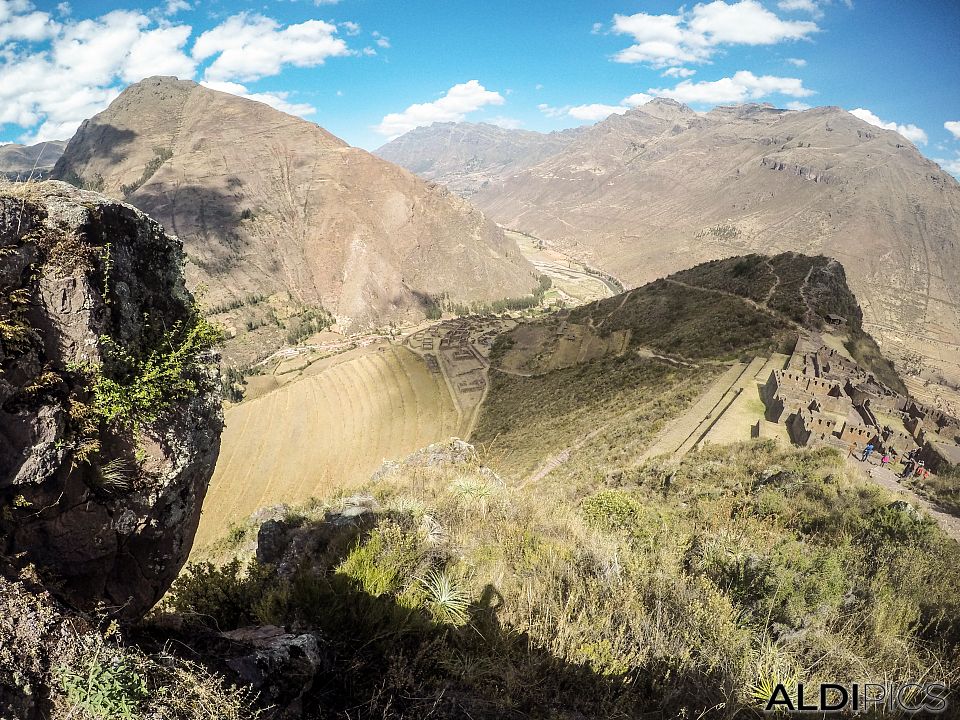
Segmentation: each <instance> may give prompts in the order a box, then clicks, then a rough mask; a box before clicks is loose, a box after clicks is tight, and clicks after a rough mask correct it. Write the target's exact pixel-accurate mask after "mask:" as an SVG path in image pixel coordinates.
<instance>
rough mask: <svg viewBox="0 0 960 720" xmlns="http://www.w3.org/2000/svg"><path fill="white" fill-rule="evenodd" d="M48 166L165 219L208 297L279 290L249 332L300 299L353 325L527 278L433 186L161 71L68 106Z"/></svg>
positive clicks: (229, 302) (496, 295)
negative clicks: (103, 104) (110, 98)
mask: <svg viewBox="0 0 960 720" xmlns="http://www.w3.org/2000/svg"><path fill="white" fill-rule="evenodd" d="M54 176H55V177H56V178H58V179H66V180H70V181H72V182H74V183H78V184H81V185H84V186H87V187H91V188H93V189H97V190H100V191H102V192H104V193H106V194H108V195H112V196H114V197H119V198H125V199H126V200H127V201H128V202H130V203H132V204H134V205H136V206H137V207H139V208H140V209H142V210H144V211H145V212H147V213H149V214H150V215H151V216H152V217H154V218H156V219H157V220H159V221H160V222H161V223H163V224H164V226H165V227H166V228H167V229H168V230H169V231H170V232H172V233H174V234H176V235H178V236H179V237H180V239H181V240H182V241H183V243H184V247H185V250H186V252H187V255H188V260H189V262H188V265H187V278H188V282H189V284H190V285H191V286H192V287H200V286H205V287H206V288H207V291H206V292H207V296H206V302H207V303H208V304H209V305H210V306H219V307H225V306H236V305H237V304H242V303H244V302H253V301H254V300H256V301H258V302H262V300H263V298H264V297H268V298H274V297H281V300H278V301H276V302H274V307H273V309H274V312H273V313H272V316H271V318H270V319H269V320H267V321H265V323H266V326H265V327H263V328H260V327H254V328H247V329H248V330H250V331H251V332H252V331H254V330H256V331H258V332H261V333H263V332H268V331H270V326H272V325H275V324H280V323H281V322H283V317H284V316H285V315H289V314H290V313H294V312H299V311H301V310H302V309H303V308H312V307H316V306H322V307H323V308H324V309H326V310H327V311H329V312H330V313H332V314H333V315H334V316H335V317H336V319H337V320H338V321H339V323H340V324H341V326H342V327H344V328H346V329H359V328H364V327H372V326H377V325H382V324H386V323H387V322H391V321H398V320H416V319H418V318H423V317H424V313H425V308H426V307H428V306H429V304H430V303H429V299H430V298H431V297H433V296H439V295H442V294H443V295H446V296H447V297H448V298H449V299H450V300H451V301H452V302H460V303H476V302H492V301H494V300H498V299H503V298H505V297H521V296H525V295H529V294H530V292H531V291H532V290H533V288H535V287H536V285H537V280H536V277H535V273H534V271H533V268H532V266H530V265H529V264H528V263H527V262H526V261H525V260H524V259H523V257H522V256H521V255H520V252H519V249H518V248H517V246H516V244H515V243H513V242H512V241H511V240H508V239H507V238H505V237H504V235H503V232H502V231H501V230H500V228H498V227H497V226H496V225H495V224H494V223H492V222H490V221H489V220H487V219H486V218H485V217H484V215H483V213H481V212H480V211H479V210H477V209H476V208H474V207H472V206H471V205H469V204H468V203H467V202H466V201H464V200H463V199H461V198H460V197H458V196H456V195H454V194H452V193H450V191H449V190H447V189H446V188H443V187H439V186H435V185H430V184H428V183H427V182H425V181H423V180H421V179H420V178H417V177H416V176H414V175H412V174H411V173H409V172H408V171H406V170H403V169H402V168H400V167H398V166H396V165H392V164H390V163H388V162H385V161H383V160H380V159H379V158H376V157H374V156H373V155H370V154H369V153H367V152H365V151H363V150H359V149H356V148H353V147H350V146H349V145H348V144H347V143H345V142H344V141H342V140H340V139H339V138H337V137H335V136H333V135H331V134H330V133H329V132H327V131H326V130H324V129H323V128H321V127H319V126H317V125H316V124H314V123H311V122H307V121H305V120H302V119H300V118H296V117H293V116H290V115H286V114H284V113H281V112H278V111H277V110H274V109H273V108H271V107H269V106H267V105H264V104H262V103H258V102H254V101H251V100H247V99H244V98H240V97H237V96H234V95H229V94H226V93H221V92H217V91H214V90H210V89H208V88H206V87H203V86H200V85H197V84H196V83H193V82H189V81H183V80H177V79H176V78H148V79H146V80H143V81H141V82H139V83H137V84H135V85H132V86H130V87H129V88H127V89H126V90H125V91H124V92H123V93H122V94H121V95H120V96H119V97H118V98H117V99H116V100H115V101H114V102H113V103H111V105H110V107H108V108H107V109H106V110H104V111H103V112H102V113H100V114H98V115H97V116H95V117H93V118H91V119H90V120H87V121H86V122H84V124H83V125H82V126H81V127H80V129H79V130H78V131H77V134H76V135H75V136H74V137H73V139H72V140H71V141H70V143H69V145H68V146H67V148H66V151H65V152H64V155H63V157H62V158H61V160H60V162H58V163H57V166H56V169H55V172H54ZM284 298H285V299H284ZM257 324H258V323H255V322H252V321H248V322H247V325H257ZM231 330H232V331H235V332H236V333H238V334H240V335H242V334H244V328H243V327H236V328H232V329H231ZM251 344H252V345H256V343H251ZM228 349H229V346H228Z"/></svg>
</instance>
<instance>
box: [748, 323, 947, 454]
mask: <svg viewBox="0 0 960 720" xmlns="http://www.w3.org/2000/svg"><path fill="white" fill-rule="evenodd" d="M762 396H763V402H764V405H765V407H766V412H765V416H766V419H767V420H768V421H771V422H777V423H782V424H784V425H785V426H786V428H787V430H788V432H789V435H790V439H791V440H792V441H793V442H794V443H796V444H798V445H802V446H807V447H814V446H822V445H827V446H832V447H836V448H838V449H841V450H844V451H849V452H853V453H859V452H860V451H862V449H863V448H864V447H865V446H866V445H867V444H870V443H872V444H873V445H874V447H875V448H876V449H877V451H878V452H880V453H889V454H891V455H892V456H894V457H898V456H900V455H903V454H905V453H907V452H910V451H913V450H917V449H919V450H920V457H921V459H923V460H924V463H925V465H926V466H927V467H928V468H930V469H931V470H933V471H934V472H939V471H941V470H943V469H946V468H947V467H955V466H957V465H960V421H958V420H957V418H954V417H952V416H950V415H948V414H946V413H945V412H943V411H942V410H939V409H937V408H930V407H927V406H926V405H923V404H922V403H920V402H919V401H917V400H915V399H913V398H910V397H905V396H903V395H900V394H899V393H897V392H895V391H894V390H891V389H890V388H888V387H887V386H886V385H884V384H883V383H881V382H880V381H879V380H877V378H876V377H874V376H873V375H872V374H871V373H869V372H867V371H866V370H864V369H863V368H861V367H860V366H859V365H857V364H856V363H855V362H853V361H852V360H850V359H849V358H847V357H845V356H843V355H842V354H841V353H839V352H837V351H836V350H834V349H832V348H829V347H827V346H825V345H823V344H821V343H819V342H817V341H816V340H815V339H814V338H812V337H809V336H806V335H802V336H801V337H800V338H799V339H798V341H797V346H796V348H795V350H794V352H793V355H792V356H791V357H790V361H789V362H788V363H787V366H786V368H785V369H783V370H774V371H773V372H771V373H770V377H769V378H768V379H767V382H766V384H765V385H764V387H763V391H762Z"/></svg>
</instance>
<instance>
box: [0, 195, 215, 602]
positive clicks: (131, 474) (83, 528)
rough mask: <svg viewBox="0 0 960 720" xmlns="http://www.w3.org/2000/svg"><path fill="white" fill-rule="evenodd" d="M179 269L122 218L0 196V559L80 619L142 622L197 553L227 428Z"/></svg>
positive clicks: (149, 228)
mask: <svg viewBox="0 0 960 720" xmlns="http://www.w3.org/2000/svg"><path fill="white" fill-rule="evenodd" d="M183 259H184V256H183V251H182V248H181V245H180V242H179V241H178V240H177V239H176V238H174V237H171V236H169V235H167V234H166V233H165V232H164V231H163V229H162V228H161V227H160V225H158V224H157V223H156V222H154V221H153V220H151V219H150V218H149V217H147V216H146V215H144V214H143V213H141V212H139V211H138V210H136V209H135V208H133V207H131V206H129V205H126V204H124V203H122V202H118V201H116V200H111V199H108V198H105V197H103V196H101V195H98V194H96V193H91V192H84V191H81V190H77V189H76V188H74V187H73V186H71V185H68V184H66V183H59V182H44V183H27V184H20V185H11V184H8V185H0V556H3V557H6V558H8V559H9V560H10V561H11V562H12V563H13V565H14V566H16V567H19V568H22V567H26V566H27V565H33V566H35V567H36V569H37V572H38V573H39V575H40V577H42V578H43V581H44V584H45V586H46V587H48V588H50V590H51V592H53V593H54V594H55V595H56V596H57V597H58V598H59V599H60V600H61V601H64V602H66V603H67V604H69V605H72V606H73V607H76V608H79V609H83V610H94V609H98V610H106V611H108V612H110V613H111V614H112V615H114V616H117V617H120V618H124V619H134V618H138V617H140V616H142V615H143V614H144V613H145V612H146V611H147V610H148V609H149V608H150V607H151V606H152V605H153V604H154V603H156V601H157V600H158V599H159V598H160V597H161V595H162V594H163V593H164V592H165V591H166V590H167V588H168V587H169V585H170V584H171V582H172V581H173V579H174V578H175V577H176V575H177V573H178V572H179V570H180V568H181V567H182V565H183V563H184V562H185V561H186V558H187V555H188V553H189V551H190V547H191V545H192V542H193V537H194V533H195V531H196V528H197V523H198V520H199V516H200V507H201V503H202V502H203V498H204V495H205V493H206V489H207V483H208V481H209V479H210V476H211V474H212V472H213V467H214V464H215V462H216V459H217V455H218V453H219V448H220V433H221V430H222V426H223V416H222V411H221V406H220V392H219V377H218V372H217V360H218V358H217V357H216V354H215V353H214V351H213V350H212V349H211V347H212V340H210V338H211V337H212V336H213V335H214V333H213V331H212V329H210V328H209V326H207V325H206V324H205V323H204V322H203V320H202V317H201V316H200V314H199V312H198V311H197V309H196V306H195V304H194V300H193V297H192V296H191V295H190V293H189V292H188V291H187V289H186V287H185V286H184V279H183Z"/></svg>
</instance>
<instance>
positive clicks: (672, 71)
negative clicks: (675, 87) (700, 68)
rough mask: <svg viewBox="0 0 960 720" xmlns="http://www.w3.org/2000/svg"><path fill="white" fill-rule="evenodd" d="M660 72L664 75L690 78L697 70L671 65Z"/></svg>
mask: <svg viewBox="0 0 960 720" xmlns="http://www.w3.org/2000/svg"><path fill="white" fill-rule="evenodd" d="M660 74H661V75H662V76H663V77H672V78H688V77H693V76H694V75H696V74H697V71H696V70H691V69H690V68H685V67H669V68H667V69H666V70H664V71H663V72H662V73H660Z"/></svg>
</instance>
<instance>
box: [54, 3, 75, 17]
mask: <svg viewBox="0 0 960 720" xmlns="http://www.w3.org/2000/svg"><path fill="white" fill-rule="evenodd" d="M72 12H73V7H72V6H71V5H70V3H68V2H62V3H57V13H58V14H59V15H60V16H62V17H67V16H69V15H70V14H71V13H72Z"/></svg>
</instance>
